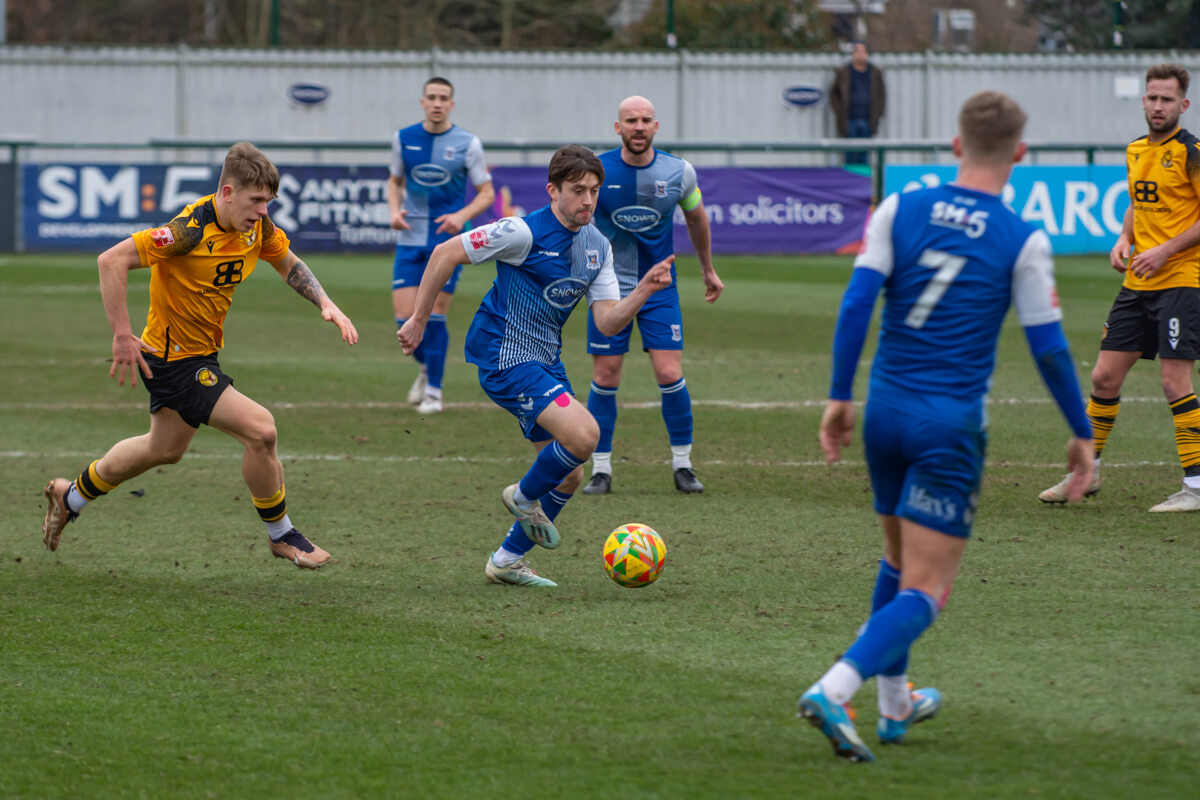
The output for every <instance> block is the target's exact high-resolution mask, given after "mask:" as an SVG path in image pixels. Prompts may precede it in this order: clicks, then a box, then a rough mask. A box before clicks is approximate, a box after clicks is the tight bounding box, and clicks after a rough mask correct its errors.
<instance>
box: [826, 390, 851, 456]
mask: <svg viewBox="0 0 1200 800" xmlns="http://www.w3.org/2000/svg"><path fill="white" fill-rule="evenodd" d="M854 416H855V411H854V403H853V402H852V401H850V400H830V401H829V402H828V403H826V404H825V413H823V414H822V415H821V430H820V433H819V438H820V440H821V449H822V450H824V451H825V463H826V464H836V463H837V462H839V461H841V460H842V448H843V447H847V446H849V444H850V434H851V433H853V432H854Z"/></svg>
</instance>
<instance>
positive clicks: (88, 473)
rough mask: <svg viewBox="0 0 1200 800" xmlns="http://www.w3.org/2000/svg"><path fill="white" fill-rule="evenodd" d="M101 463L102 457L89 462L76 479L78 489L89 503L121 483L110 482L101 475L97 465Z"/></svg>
mask: <svg viewBox="0 0 1200 800" xmlns="http://www.w3.org/2000/svg"><path fill="white" fill-rule="evenodd" d="M99 463H100V459H96V460H95V461H93V462H92V463H91V464H88V468H87V469H85V470H84V471H83V472H81V473H79V477H78V478H76V479H75V489H76V491H78V492H79V494H80V496H82V497H83V499H84V500H86V501H88V502H89V503H90V502H92V501H93V500H95V499H96V498H97V497H102V496H104V495H106V494H108V493H109V492H111V491H112V490H113V489H115V488H117V487H118V486H120V484H119V483H109V482H108V481H106V480H104V479H103V478H101V477H100V473H99V472H97V471H96V465H97V464H99Z"/></svg>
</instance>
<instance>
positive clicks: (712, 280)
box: [704, 271, 725, 303]
mask: <svg viewBox="0 0 1200 800" xmlns="http://www.w3.org/2000/svg"><path fill="white" fill-rule="evenodd" d="M723 291H725V284H724V283H722V282H721V279H720V278H718V277H717V273H716V272H715V271H713V272H710V273H709V274H707V275H705V276H704V302H706V303H715V302H717V298H718V297H720V296H721V292H723Z"/></svg>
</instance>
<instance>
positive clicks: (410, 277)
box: [392, 245, 463, 294]
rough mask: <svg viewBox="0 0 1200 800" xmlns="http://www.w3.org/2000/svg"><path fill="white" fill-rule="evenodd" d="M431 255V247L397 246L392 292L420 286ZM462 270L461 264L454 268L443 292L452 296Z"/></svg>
mask: <svg viewBox="0 0 1200 800" xmlns="http://www.w3.org/2000/svg"><path fill="white" fill-rule="evenodd" d="M432 254H433V248H432V247H411V246H408V245H399V246H397V247H396V260H395V261H393V262H392V290H393V291H395V290H396V289H404V288H407V287H409V286H412V287H417V286H420V285H421V277H422V276H423V275H424V274H425V265H426V264H428V263H429V256H430V255H432ZM462 268H463V265H462V264H459V265H458V266H456V267H455V268H454V274H452V275H451V276H450V280H448V281H446V285H445V286H444V287H442V291H443V292H445V293H446V294H454V288H455V287H456V286H458V276H459V275H461V274H462Z"/></svg>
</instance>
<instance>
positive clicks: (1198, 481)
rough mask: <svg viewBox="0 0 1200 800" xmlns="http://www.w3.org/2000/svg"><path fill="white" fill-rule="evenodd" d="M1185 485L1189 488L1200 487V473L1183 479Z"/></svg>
mask: <svg viewBox="0 0 1200 800" xmlns="http://www.w3.org/2000/svg"><path fill="white" fill-rule="evenodd" d="M1183 485H1184V486H1186V487H1188V488H1189V489H1200V475H1194V476H1188V477H1185V478H1184V479H1183Z"/></svg>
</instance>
